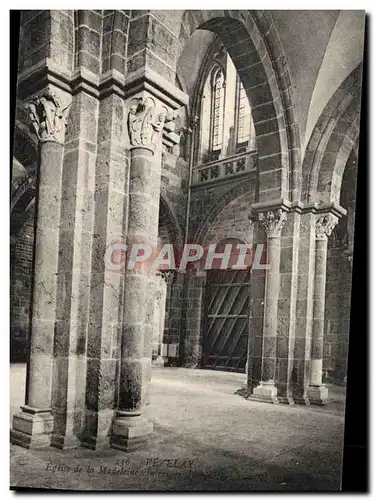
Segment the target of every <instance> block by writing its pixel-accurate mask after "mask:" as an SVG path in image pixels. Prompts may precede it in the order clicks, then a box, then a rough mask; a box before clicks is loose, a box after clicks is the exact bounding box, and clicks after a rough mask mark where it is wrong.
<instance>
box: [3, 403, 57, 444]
mask: <svg viewBox="0 0 375 500" xmlns="http://www.w3.org/2000/svg"><path fill="white" fill-rule="evenodd" d="M21 410H22V412H21V413H19V414H18V415H14V417H13V429H12V430H11V431H10V442H11V443H12V444H18V445H19V446H22V447H23V448H28V449H30V448H47V447H49V446H50V445H51V437H52V432H53V424H54V419H53V416H52V413H51V410H50V409H49V408H44V409H41V408H33V407H31V406H27V405H25V406H21Z"/></svg>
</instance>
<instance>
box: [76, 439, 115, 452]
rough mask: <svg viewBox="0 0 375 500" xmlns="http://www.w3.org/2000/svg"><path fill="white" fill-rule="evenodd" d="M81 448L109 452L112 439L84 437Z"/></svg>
mask: <svg viewBox="0 0 375 500" xmlns="http://www.w3.org/2000/svg"><path fill="white" fill-rule="evenodd" d="M81 446H82V447H83V448H88V449H89V450H108V449H109V448H110V439H109V437H95V436H84V437H82V441H81Z"/></svg>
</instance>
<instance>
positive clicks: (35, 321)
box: [11, 140, 63, 448]
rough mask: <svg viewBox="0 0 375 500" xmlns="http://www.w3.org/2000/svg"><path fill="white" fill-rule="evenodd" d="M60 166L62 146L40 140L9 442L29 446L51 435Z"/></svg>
mask: <svg viewBox="0 0 375 500" xmlns="http://www.w3.org/2000/svg"><path fill="white" fill-rule="evenodd" d="M62 165H63V145H62V144H60V143H58V142H55V141H53V140H51V141H45V142H42V143H41V145H40V167H39V168H40V170H39V182H38V193H37V209H36V210H37V212H36V219H37V222H36V234H35V254H34V283H33V301H32V322H31V332H30V357H29V362H28V366H27V384H26V406H23V407H22V410H23V411H22V413H21V414H20V415H15V417H14V419H13V430H12V433H11V441H12V443H15V444H20V445H21V446H24V447H27V448H30V447H37V446H38V447H39V446H48V445H49V444H50V439H51V433H52V431H53V417H52V414H51V395H52V374H53V346H54V329H55V319H56V318H55V316H56V288H57V270H58V256H59V225H60V210H61V179H62Z"/></svg>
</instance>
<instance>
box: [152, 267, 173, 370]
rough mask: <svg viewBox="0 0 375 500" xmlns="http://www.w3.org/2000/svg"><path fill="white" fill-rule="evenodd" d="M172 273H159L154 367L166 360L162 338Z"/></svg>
mask: <svg viewBox="0 0 375 500" xmlns="http://www.w3.org/2000/svg"><path fill="white" fill-rule="evenodd" d="M173 275H174V273H173V272H172V271H165V272H162V273H160V279H159V286H158V290H157V297H156V300H155V315H154V342H153V344H154V347H153V357H155V359H154V360H153V364H154V365H155V366H164V365H165V364H166V362H167V360H168V358H167V357H166V356H165V355H164V353H163V336H164V327H165V312H166V311H165V308H166V303H167V294H168V293H169V294H170V283H171V280H172V279H173Z"/></svg>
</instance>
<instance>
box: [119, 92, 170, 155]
mask: <svg viewBox="0 0 375 500" xmlns="http://www.w3.org/2000/svg"><path fill="white" fill-rule="evenodd" d="M175 118H176V115H175V113H173V112H169V111H168V109H167V108H166V106H158V104H157V102H156V100H155V99H154V98H153V97H150V96H141V97H134V98H133V99H131V101H130V104H129V114H128V132H129V139H130V145H131V147H132V148H139V147H142V148H146V149H149V150H150V151H152V152H153V153H155V151H156V150H157V148H158V147H159V146H160V144H161V140H162V135H163V129H164V127H166V131H167V132H169V133H171V132H170V129H171V122H172V121H173V120H174V119H175Z"/></svg>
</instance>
